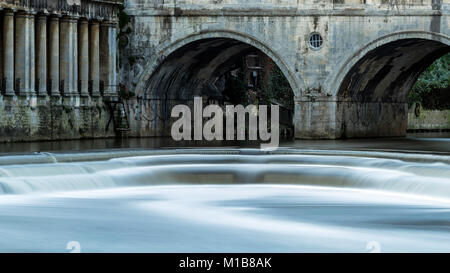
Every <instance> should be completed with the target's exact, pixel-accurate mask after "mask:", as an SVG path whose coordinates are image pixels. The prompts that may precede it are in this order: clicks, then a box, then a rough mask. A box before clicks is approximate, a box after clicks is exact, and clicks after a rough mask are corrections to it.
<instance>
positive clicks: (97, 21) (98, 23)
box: [89, 19, 100, 26]
mask: <svg viewBox="0 0 450 273" xmlns="http://www.w3.org/2000/svg"><path fill="white" fill-rule="evenodd" d="M89 25H92V26H97V25H100V21H99V20H97V19H92V20H89Z"/></svg>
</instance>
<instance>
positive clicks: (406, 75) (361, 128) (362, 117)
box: [331, 31, 450, 137]
mask: <svg viewBox="0 0 450 273" xmlns="http://www.w3.org/2000/svg"><path fill="white" fill-rule="evenodd" d="M448 52H450V38H449V37H448V36H445V35H443V34H438V33H432V32H422V31H407V32H399V33H393V34H390V35H387V36H383V37H380V38H378V39H376V40H374V41H372V42H371V43H369V44H368V45H366V46H364V47H363V48H361V49H360V50H358V51H357V52H356V53H355V54H353V55H352V56H351V57H350V58H349V59H347V61H346V62H345V63H344V65H343V66H342V67H341V69H339V70H338V71H337V73H336V75H335V76H334V77H332V79H333V82H332V83H331V84H332V88H333V90H334V91H335V95H336V100H337V102H338V111H337V112H336V119H337V120H340V121H341V135H342V136H343V137H391V136H405V135H406V129H407V115H408V94H409V92H410V90H411V89H412V87H413V85H414V83H415V82H416V80H417V78H418V77H419V76H420V74H421V73H422V72H423V71H424V70H425V69H426V68H427V67H428V66H429V65H431V64H432V63H433V62H434V61H435V60H436V59H438V58H439V57H441V56H443V55H444V54H446V53H448Z"/></svg>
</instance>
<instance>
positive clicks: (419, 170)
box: [0, 137, 450, 252]
mask: <svg viewBox="0 0 450 273" xmlns="http://www.w3.org/2000/svg"><path fill="white" fill-rule="evenodd" d="M69 143H70V142H69ZM130 143H132V141H131V142H128V145H130V146H129V147H124V145H123V144H120V145H117V142H116V143H115V144H114V143H112V144H111V143H110V144H108V142H107V141H106V142H105V141H104V142H103V144H101V145H100V146H98V145H97V146H95V145H94V144H92V143H91V144H79V146H78V148H80V147H84V146H83V145H93V146H90V147H89V149H87V148H84V149H85V150H83V151H68V150H69V149H66V151H62V150H61V147H59V146H54V147H53V148H52V147H49V146H46V145H50V144H49V143H44V144H42V143H41V144H33V145H36V146H34V148H33V149H36V150H37V151H34V153H29V152H30V151H33V149H32V148H30V147H29V146H28V147H27V145H32V144H15V145H17V146H13V145H11V144H9V145H4V146H3V148H2V149H3V150H2V151H3V156H1V157H0V251H1V252H69V251H70V249H72V250H80V251H81V252H400V251H401V252H449V251H450V141H449V139H447V138H421V137H411V138H408V139H390V140H359V141H347V142H345V141H341V142H339V141H335V142H326V141H325V142H321V141H318V142H290V143H286V144H284V147H283V148H280V149H279V150H277V151H272V152H264V151H260V150H258V149H253V148H242V147H241V148H238V147H222V148H211V147H210V148H193V149H181V148H177V149H175V148H167V149H135V147H133V146H134V145H136V146H137V144H130ZM73 144H74V142H72V143H71V144H68V143H65V144H64V143H63V144H58V145H63V146H64V145H67V147H73V146H74V145H73ZM141 144H142V143H141ZM20 145H24V146H20ZM52 145H55V144H54V143H53V144H52ZM102 145H111V146H112V147H111V148H109V147H105V146H102ZM156 145H159V146H162V145H161V143H157V144H156ZM148 146H151V145H150V144H149V145H148ZM20 147H22V149H21V148H20ZM0 148H1V147H0ZM94 148H95V149H94ZM338 148H340V149H338ZM58 150H59V151H58Z"/></svg>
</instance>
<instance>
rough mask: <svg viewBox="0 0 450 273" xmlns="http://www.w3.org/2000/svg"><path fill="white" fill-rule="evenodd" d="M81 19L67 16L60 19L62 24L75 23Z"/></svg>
mask: <svg viewBox="0 0 450 273" xmlns="http://www.w3.org/2000/svg"><path fill="white" fill-rule="evenodd" d="M78 19H80V17H78V16H71V15H65V16H62V17H61V18H60V21H61V22H68V23H75V22H77V21H78Z"/></svg>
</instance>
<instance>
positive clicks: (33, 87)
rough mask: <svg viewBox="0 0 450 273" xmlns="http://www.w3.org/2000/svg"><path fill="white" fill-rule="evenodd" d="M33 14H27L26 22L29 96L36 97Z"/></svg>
mask: <svg viewBox="0 0 450 273" xmlns="http://www.w3.org/2000/svg"><path fill="white" fill-rule="evenodd" d="M34 19H35V15H34V14H28V17H27V20H28V27H29V31H28V35H29V41H30V43H29V47H30V48H29V52H30V59H29V60H30V64H29V65H30V68H29V71H30V72H29V73H30V76H29V77H30V80H29V90H30V94H31V95H36V51H35V45H36V41H35V26H34V22H35V21H34Z"/></svg>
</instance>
